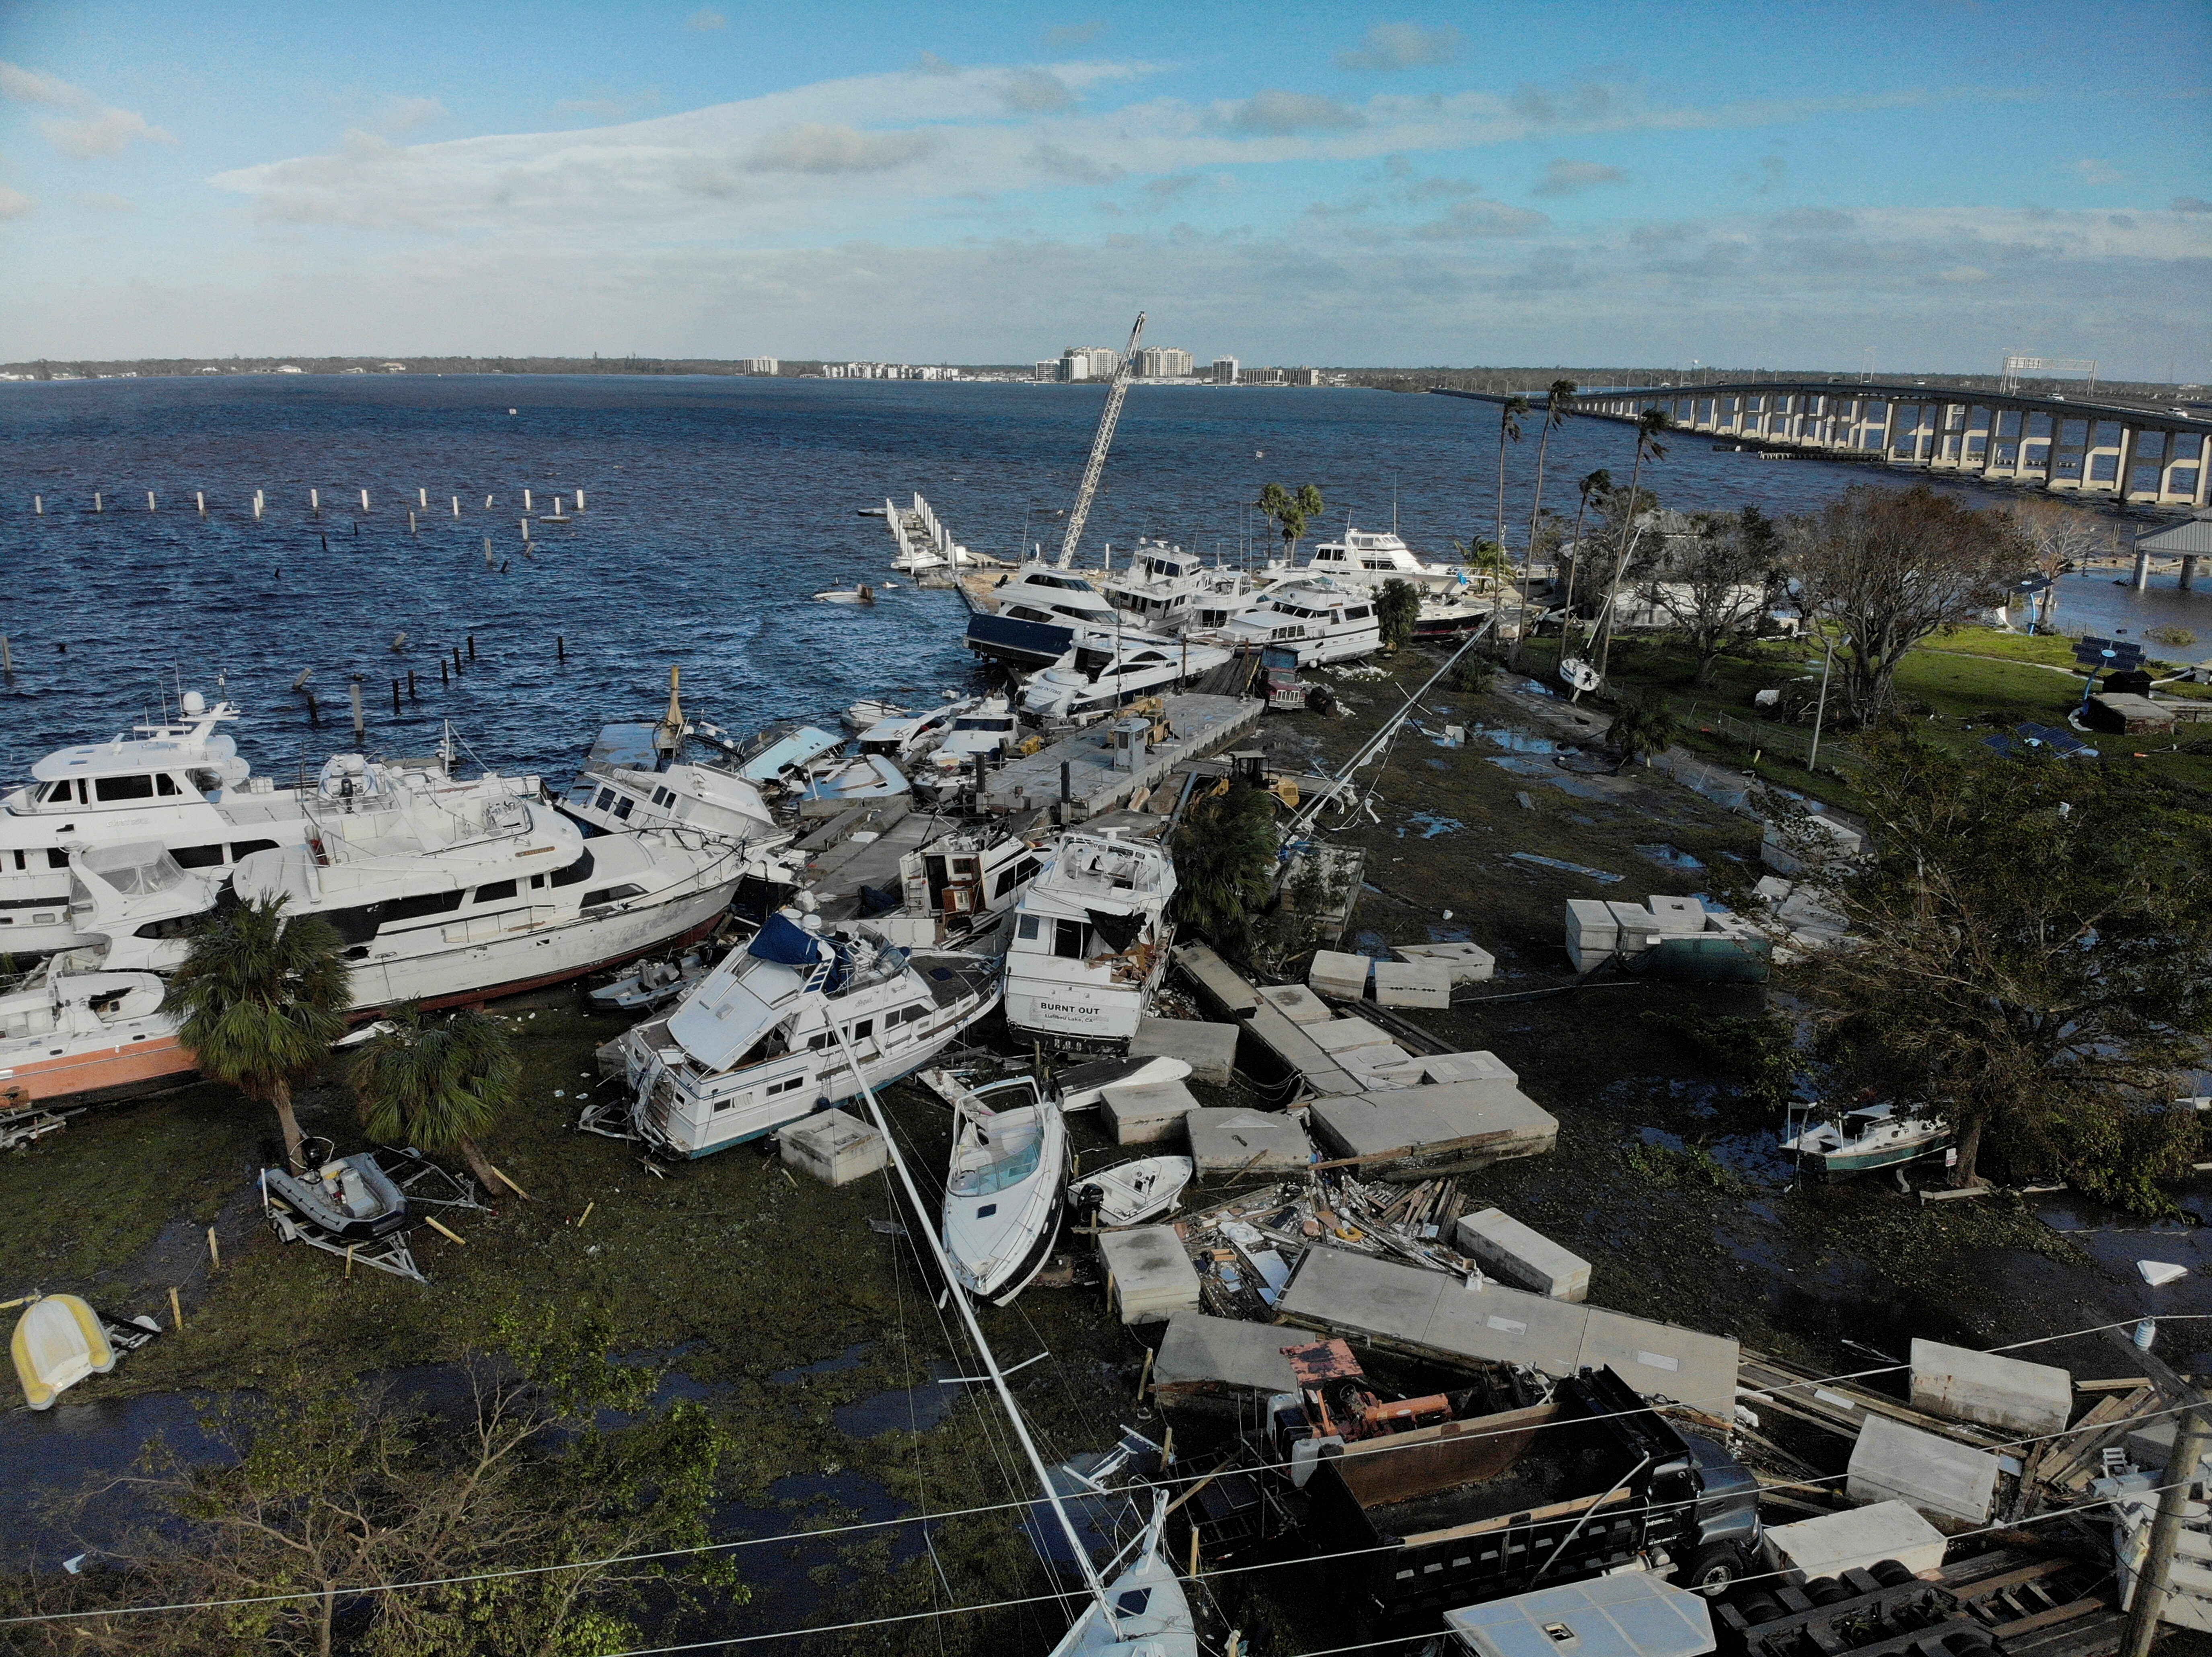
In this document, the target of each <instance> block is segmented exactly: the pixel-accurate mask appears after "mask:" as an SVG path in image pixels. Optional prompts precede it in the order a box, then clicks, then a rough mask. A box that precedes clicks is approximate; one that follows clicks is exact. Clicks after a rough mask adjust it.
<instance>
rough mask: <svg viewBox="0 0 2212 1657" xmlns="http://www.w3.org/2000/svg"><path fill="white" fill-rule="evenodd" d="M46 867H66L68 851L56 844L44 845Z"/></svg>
mask: <svg viewBox="0 0 2212 1657" xmlns="http://www.w3.org/2000/svg"><path fill="white" fill-rule="evenodd" d="M46 867H47V868H49V869H66V868H68V867H69V853H67V852H64V851H63V850H62V849H61V847H58V846H49V847H46Z"/></svg>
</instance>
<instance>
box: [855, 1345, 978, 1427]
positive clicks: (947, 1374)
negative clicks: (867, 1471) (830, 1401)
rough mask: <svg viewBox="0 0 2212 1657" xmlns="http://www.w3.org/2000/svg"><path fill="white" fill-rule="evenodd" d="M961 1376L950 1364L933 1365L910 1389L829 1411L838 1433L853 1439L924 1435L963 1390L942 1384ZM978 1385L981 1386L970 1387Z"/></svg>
mask: <svg viewBox="0 0 2212 1657" xmlns="http://www.w3.org/2000/svg"><path fill="white" fill-rule="evenodd" d="M959 1373H960V1371H959V1370H957V1369H954V1368H953V1367H952V1366H951V1364H949V1363H942V1362H936V1361H933V1362H932V1363H931V1364H930V1365H929V1370H928V1373H927V1375H926V1376H925V1377H924V1378H923V1379H922V1380H921V1381H917V1382H915V1384H914V1385H913V1386H911V1387H892V1388H891V1389H890V1391H889V1392H887V1393H872V1394H871V1395H870V1396H869V1397H866V1398H862V1399H854V1400H853V1402H852V1403H850V1404H841V1405H838V1406H837V1408H836V1409H835V1410H833V1411H830V1419H831V1420H833V1421H835V1422H836V1423H837V1430H838V1431H839V1432H841V1433H849V1434H851V1435H853V1436H854V1438H880V1437H882V1436H883V1435H884V1434H885V1433H908V1432H925V1431H927V1429H930V1428H932V1427H934V1426H935V1425H937V1423H939V1422H940V1421H942V1420H944V1419H945V1417H946V1416H948V1415H950V1414H951V1412H952V1406H953V1405H956V1404H957V1403H958V1402H959V1401H960V1397H961V1393H962V1392H963V1387H961V1386H959V1385H951V1386H947V1385H945V1384H944V1383H945V1382H947V1381H951V1378H952V1377H953V1376H955V1375H958V1374H959ZM969 1384H972V1385H981V1384H982V1383H980V1382H978V1383H969Z"/></svg>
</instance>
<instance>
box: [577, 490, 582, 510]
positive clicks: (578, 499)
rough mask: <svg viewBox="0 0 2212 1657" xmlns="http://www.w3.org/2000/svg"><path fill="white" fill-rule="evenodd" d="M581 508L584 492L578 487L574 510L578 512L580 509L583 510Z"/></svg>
mask: <svg viewBox="0 0 2212 1657" xmlns="http://www.w3.org/2000/svg"><path fill="white" fill-rule="evenodd" d="M583 509H584V492H583V490H581V489H578V490H577V491H576V510H577V511H578V512H581V511H583Z"/></svg>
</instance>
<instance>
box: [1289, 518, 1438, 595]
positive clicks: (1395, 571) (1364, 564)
mask: <svg viewBox="0 0 2212 1657" xmlns="http://www.w3.org/2000/svg"><path fill="white" fill-rule="evenodd" d="M1305 573H1306V574H1308V575H1326V576H1328V577H1330V578H1332V579H1333V580H1336V581H1338V582H1340V584H1342V585H1343V586H1347V587H1354V588H1359V589H1365V590H1372V589H1373V588H1376V587H1379V586H1382V585H1383V582H1385V581H1404V582H1406V583H1407V585H1409V586H1416V587H1419V588H1420V589H1422V590H1423V591H1424V592H1443V591H1444V590H1445V589H1447V588H1450V587H1458V586H1471V585H1472V584H1473V582H1474V576H1473V574H1471V573H1470V572H1469V571H1468V569H1467V568H1466V566H1464V565H1462V564H1431V563H1424V562H1423V561H1421V560H1420V558H1419V557H1418V556H1417V555H1415V554H1414V552H1413V549H1412V548H1411V547H1409V546H1407V544H1406V543H1405V540H1404V537H1401V536H1400V535H1399V534H1398V533H1397V531H1395V530H1381V531H1377V530H1356V529H1354V528H1352V525H1350V524H1346V525H1345V526H1344V538H1343V539H1342V540H1341V541H1323V542H1322V543H1319V544H1318V545H1316V547H1315V548H1314V549H1313V555H1312V556H1311V557H1310V558H1309V559H1308V560H1307V561H1306V568H1305Z"/></svg>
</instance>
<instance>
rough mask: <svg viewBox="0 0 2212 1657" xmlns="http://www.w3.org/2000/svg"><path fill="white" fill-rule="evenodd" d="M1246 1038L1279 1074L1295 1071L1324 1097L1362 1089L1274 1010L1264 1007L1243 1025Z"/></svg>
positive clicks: (1297, 1026) (1298, 1026)
mask: <svg viewBox="0 0 2212 1657" xmlns="http://www.w3.org/2000/svg"><path fill="white" fill-rule="evenodd" d="M1244 1032H1245V1035H1247V1036H1248V1037H1249V1039H1250V1040H1251V1041H1252V1042H1253V1043H1254V1045H1255V1046H1256V1047H1258V1048H1259V1049H1260V1051H1261V1053H1264V1054H1265V1055H1266V1056H1267V1057H1266V1061H1265V1062H1267V1063H1271V1064H1272V1065H1274V1066H1275V1067H1276V1068H1277V1069H1279V1070H1285V1071H1297V1073H1298V1074H1299V1075H1300V1076H1302V1077H1304V1078H1305V1084H1306V1086H1307V1087H1309V1088H1310V1089H1312V1090H1313V1091H1314V1092H1316V1093H1318V1094H1322V1095H1324V1096H1333V1095H1343V1094H1347V1093H1358V1092H1361V1091H1363V1090H1364V1089H1362V1088H1361V1087H1360V1085H1359V1083H1357V1082H1355V1081H1354V1080H1352V1077H1350V1076H1348V1075H1346V1073H1345V1071H1344V1070H1343V1069H1342V1067H1341V1066H1340V1065H1338V1064H1337V1063H1336V1061H1335V1060H1334V1059H1331V1058H1330V1057H1329V1056H1328V1054H1327V1053H1323V1052H1322V1050H1321V1049H1320V1048H1319V1047H1316V1046H1315V1045H1314V1041H1313V1038H1312V1037H1311V1036H1310V1035H1307V1034H1306V1032H1305V1027H1304V1025H1302V1024H1296V1023H1291V1020H1290V1019H1288V1018H1287V1017H1284V1015H1283V1014H1281V1013H1279V1012H1277V1011H1275V1010H1274V1008H1273V1007H1272V1006H1268V1005H1262V1006H1261V1008H1260V1010H1259V1011H1257V1012H1255V1013H1254V1014H1253V1015H1252V1016H1251V1017H1249V1018H1248V1019H1246V1020H1245V1021H1244Z"/></svg>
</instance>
